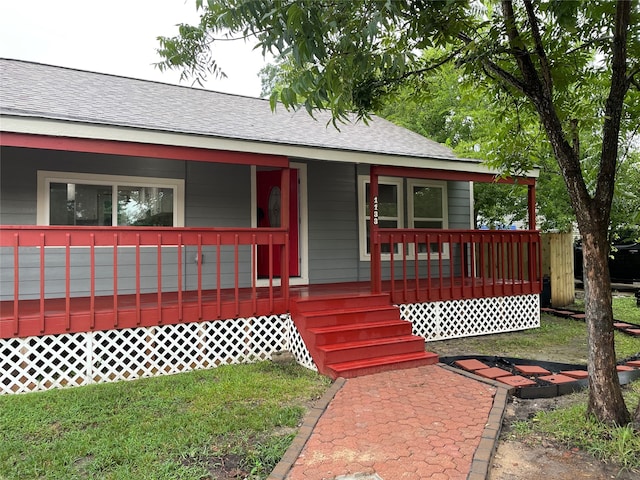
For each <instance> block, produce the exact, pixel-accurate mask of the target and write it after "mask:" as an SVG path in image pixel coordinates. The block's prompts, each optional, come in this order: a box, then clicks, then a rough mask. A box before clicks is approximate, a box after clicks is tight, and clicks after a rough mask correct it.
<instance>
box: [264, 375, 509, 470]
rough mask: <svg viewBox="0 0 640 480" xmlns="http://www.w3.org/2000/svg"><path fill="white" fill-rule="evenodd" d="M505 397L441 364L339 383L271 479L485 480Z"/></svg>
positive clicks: (490, 384) (503, 391) (500, 389)
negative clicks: (427, 479)
mask: <svg viewBox="0 0 640 480" xmlns="http://www.w3.org/2000/svg"><path fill="white" fill-rule="evenodd" d="M506 392H507V389H506V388H504V387H500V386H495V384H494V383H493V382H488V383H486V382H481V381H478V380H476V379H474V378H471V377H469V376H465V375H462V374H459V373H456V372H454V371H452V370H451V369H449V368H448V367H445V366H442V365H429V366H423V367H416V368H412V369H407V370H396V371H390V372H383V373H377V374H373V375H367V376H364V377H357V378H352V379H348V380H345V379H338V380H337V381H336V382H335V383H334V386H333V388H332V391H330V392H328V394H327V395H326V396H325V397H324V398H323V399H321V400H320V402H319V405H317V406H316V408H314V409H313V410H312V411H311V412H310V414H309V415H308V416H307V418H306V419H305V421H304V424H303V426H302V428H301V429H300V433H299V434H298V436H297V437H296V439H295V440H294V442H293V444H292V446H291V448H290V449H289V450H288V451H287V453H286V454H285V456H284V458H283V459H282V461H281V462H280V463H279V464H278V465H277V466H276V468H275V470H274V471H273V472H272V474H271V476H270V477H269V479H270V480H282V479H287V480H329V479H341V480H346V479H351V478H353V479H356V478H357V479H359V480H365V479H376V480H378V479H381V480H398V479H406V480H420V479H426V478H429V479H442V480H445V479H447V480H456V479H460V480H463V479H484V478H485V476H486V473H487V471H488V468H489V461H490V458H491V455H492V453H493V449H494V445H495V440H496V439H497V436H498V433H499V431H500V424H501V421H502V415H503V411H504V406H505V404H506V398H507V393H506Z"/></svg>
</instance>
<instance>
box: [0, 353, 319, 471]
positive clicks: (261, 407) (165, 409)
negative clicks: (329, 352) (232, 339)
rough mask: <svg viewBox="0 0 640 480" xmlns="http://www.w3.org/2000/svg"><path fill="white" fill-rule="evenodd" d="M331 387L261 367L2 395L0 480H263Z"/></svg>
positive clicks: (283, 369)
mask: <svg viewBox="0 0 640 480" xmlns="http://www.w3.org/2000/svg"><path fill="white" fill-rule="evenodd" d="M328 384H329V382H328V380H327V379H326V378H324V377H320V376H319V375H317V374H316V373H314V372H311V371H308V370H306V369H304V368H303V367H300V366H298V365H292V364H289V365H278V364H273V363H271V362H262V363H256V364H252V365H235V366H223V367H219V368H217V369H213V370H207V371H197V372H191V373H185V374H180V375H172V376H167V377H158V378H153V379H145V380H137V381H134V382H119V383H113V384H102V385H94V386H88V387H82V388H74V389H68V390H53V391H48V392H42V393H32V394H28V395H13V396H2V397H0V431H1V432H2V435H0V479H3V478H11V479H27V478H28V479H32V478H47V479H63V478H64V479H76V478H77V479H84V478H105V479H143V478H144V479H147V478H154V479H163V478H165V479H202V478H210V475H211V472H212V471H214V470H215V469H220V468H222V467H224V465H222V463H224V462H227V463H228V462H231V461H233V462H235V463H234V465H235V466H236V467H237V469H238V471H239V472H240V471H243V472H247V473H248V474H250V475H252V476H250V477H248V478H266V476H267V475H268V473H269V472H270V471H271V469H272V468H273V466H274V465H275V464H276V463H277V462H278V460H279V459H280V458H281V456H282V454H283V453H284V451H285V450H286V448H287V447H288V445H289V444H290V442H291V440H292V438H293V433H294V432H295V430H296V428H297V426H298V424H299V422H300V420H301V418H302V416H303V414H304V412H305V411H306V405H307V404H308V403H309V402H310V401H312V400H314V399H315V398H317V397H318V396H320V395H321V394H322V393H324V391H325V390H326V388H327V386H328ZM214 478H215V477H214Z"/></svg>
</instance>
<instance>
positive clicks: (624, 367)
mask: <svg viewBox="0 0 640 480" xmlns="http://www.w3.org/2000/svg"><path fill="white" fill-rule="evenodd" d="M616 370H617V371H619V372H630V371H631V370H635V368H633V367H630V366H629V365H617V366H616Z"/></svg>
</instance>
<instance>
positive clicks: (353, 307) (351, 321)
mask: <svg viewBox="0 0 640 480" xmlns="http://www.w3.org/2000/svg"><path fill="white" fill-rule="evenodd" d="M292 317H293V321H294V323H295V324H296V327H297V328H298V331H299V332H300V334H301V335H302V338H303V340H304V342H305V344H306V346H307V349H308V350H309V353H310V354H311V356H312V357H313V360H314V362H315V363H316V365H317V367H318V371H320V373H322V374H324V375H327V376H329V377H331V378H333V379H335V378H338V377H344V378H353V377H358V376H362V375H368V374H372V373H378V372H382V371H387V370H397V369H401V368H411V367H417V366H421V365H430V364H433V363H436V362H437V361H438V355H436V354H434V353H429V352H425V342H424V339H423V338H422V337H418V336H415V335H412V333H411V323H409V322H406V321H404V320H401V319H400V311H399V309H398V308H397V307H394V306H392V305H391V298H390V296H389V295H388V294H377V295H371V294H366V295H342V296H331V297H313V298H300V299H298V300H296V301H294V302H293V304H292Z"/></svg>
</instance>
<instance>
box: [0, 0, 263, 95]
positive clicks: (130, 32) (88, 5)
mask: <svg viewBox="0 0 640 480" xmlns="http://www.w3.org/2000/svg"><path fill="white" fill-rule="evenodd" d="M198 18H199V17H198V14H197V11H196V7H195V0H106V1H105V0H102V1H99V0H0V57H3V58H12V59H19V60H28V61H33V62H38V63H46V64H50V65H59V66H63V67H70V68H77V69H81V70H89V71H94V72H101V73H111V74H115V75H121V76H126V77H133V78H141V79H146V80H155V81H159V82H164V83H173V84H182V85H187V86H190V85H192V82H191V81H186V82H182V83H180V82H179V77H180V74H179V72H178V71H170V72H160V70H158V69H157V68H155V67H154V66H153V64H154V63H156V62H158V61H160V60H161V59H160V57H159V56H158V54H157V53H156V49H157V48H158V46H159V44H158V41H157V40H156V37H158V36H173V35H176V34H177V32H178V28H177V27H176V25H177V24H179V23H191V24H195V23H197V21H198ZM216 48H217V50H216V52H215V53H214V55H215V58H216V59H217V61H218V63H219V65H220V66H221V67H222V69H223V70H224V72H225V73H226V74H227V78H226V79H225V78H221V79H216V78H212V79H210V80H208V81H207V82H206V83H205V85H204V87H205V88H206V89H208V90H216V91H219V92H226V93H234V94H239V95H248V96H252V97H257V96H259V95H260V79H259V78H258V72H259V70H260V69H261V68H262V67H263V66H264V65H265V64H266V63H267V62H266V61H265V60H264V59H263V58H262V55H261V53H260V51H259V50H253V46H252V45H250V44H248V43H245V42H244V41H242V40H238V41H234V42H219V44H217V47H216Z"/></svg>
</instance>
